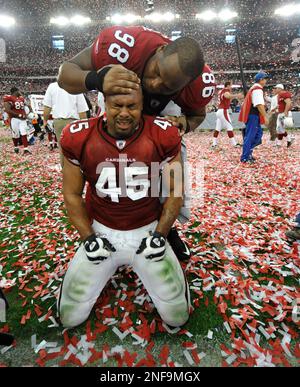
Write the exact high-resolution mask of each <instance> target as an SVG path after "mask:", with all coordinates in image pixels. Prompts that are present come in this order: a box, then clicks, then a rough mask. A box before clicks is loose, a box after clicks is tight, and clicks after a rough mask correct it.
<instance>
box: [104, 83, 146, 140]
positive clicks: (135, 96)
mask: <svg viewBox="0 0 300 387" xmlns="http://www.w3.org/2000/svg"><path fill="white" fill-rule="evenodd" d="M105 108H106V116H107V127H108V132H109V134H110V135H112V136H113V137H115V138H117V139H120V140H122V139H126V138H128V137H130V136H132V135H133V133H134V132H135V131H136V129H137V127H138V125H139V121H140V119H141V115H142V109H143V94H142V89H141V88H139V89H138V90H132V92H131V93H130V94H118V95H109V96H106V98H105Z"/></svg>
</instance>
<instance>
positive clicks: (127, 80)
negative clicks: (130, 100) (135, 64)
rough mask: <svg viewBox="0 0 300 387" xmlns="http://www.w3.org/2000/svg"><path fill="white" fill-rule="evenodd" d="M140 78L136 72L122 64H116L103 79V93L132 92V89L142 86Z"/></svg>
mask: <svg viewBox="0 0 300 387" xmlns="http://www.w3.org/2000/svg"><path fill="white" fill-rule="evenodd" d="M140 83H141V81H140V79H139V77H138V76H137V75H136V73H135V72H133V71H130V70H128V69H126V68H125V67H124V66H122V65H114V66H112V67H111V69H110V70H109V71H108V72H107V73H106V75H105V77H104V81H103V93H104V94H106V95H111V94H130V93H131V92H132V90H137V89H138V88H139V87H140Z"/></svg>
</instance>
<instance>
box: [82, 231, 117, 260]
mask: <svg viewBox="0 0 300 387" xmlns="http://www.w3.org/2000/svg"><path fill="white" fill-rule="evenodd" d="M83 246H84V249H85V253H86V255H87V257H88V260H89V261H91V262H92V263H94V264H95V265H98V264H99V263H100V262H102V261H104V260H105V259H107V258H108V257H109V256H110V255H111V253H112V252H114V251H116V249H115V248H114V246H113V245H112V244H111V243H110V242H109V241H108V240H107V239H106V238H103V237H101V236H100V235H98V234H92V235H90V236H89V237H88V238H86V239H85V240H84V242H83Z"/></svg>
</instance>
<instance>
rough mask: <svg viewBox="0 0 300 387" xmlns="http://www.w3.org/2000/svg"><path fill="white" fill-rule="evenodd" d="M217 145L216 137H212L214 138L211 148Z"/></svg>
mask: <svg viewBox="0 0 300 387" xmlns="http://www.w3.org/2000/svg"><path fill="white" fill-rule="evenodd" d="M217 143H218V139H217V137H214V138H213V146H216V145H217Z"/></svg>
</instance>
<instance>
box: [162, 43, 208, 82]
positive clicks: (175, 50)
mask: <svg viewBox="0 0 300 387" xmlns="http://www.w3.org/2000/svg"><path fill="white" fill-rule="evenodd" d="M163 54H164V56H165V57H166V56H169V55H172V54H178V59H179V66H180V69H181V71H182V72H183V73H184V74H185V75H187V76H188V77H191V78H192V79H195V78H197V77H198V76H199V75H200V74H202V71H203V67H204V57H203V51H202V48H201V47H200V44H199V43H198V42H197V40H195V39H193V38H190V37H188V36H184V37H182V38H178V39H176V40H174V41H173V42H172V43H169V44H168V45H166V46H165V48H164V50H163Z"/></svg>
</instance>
